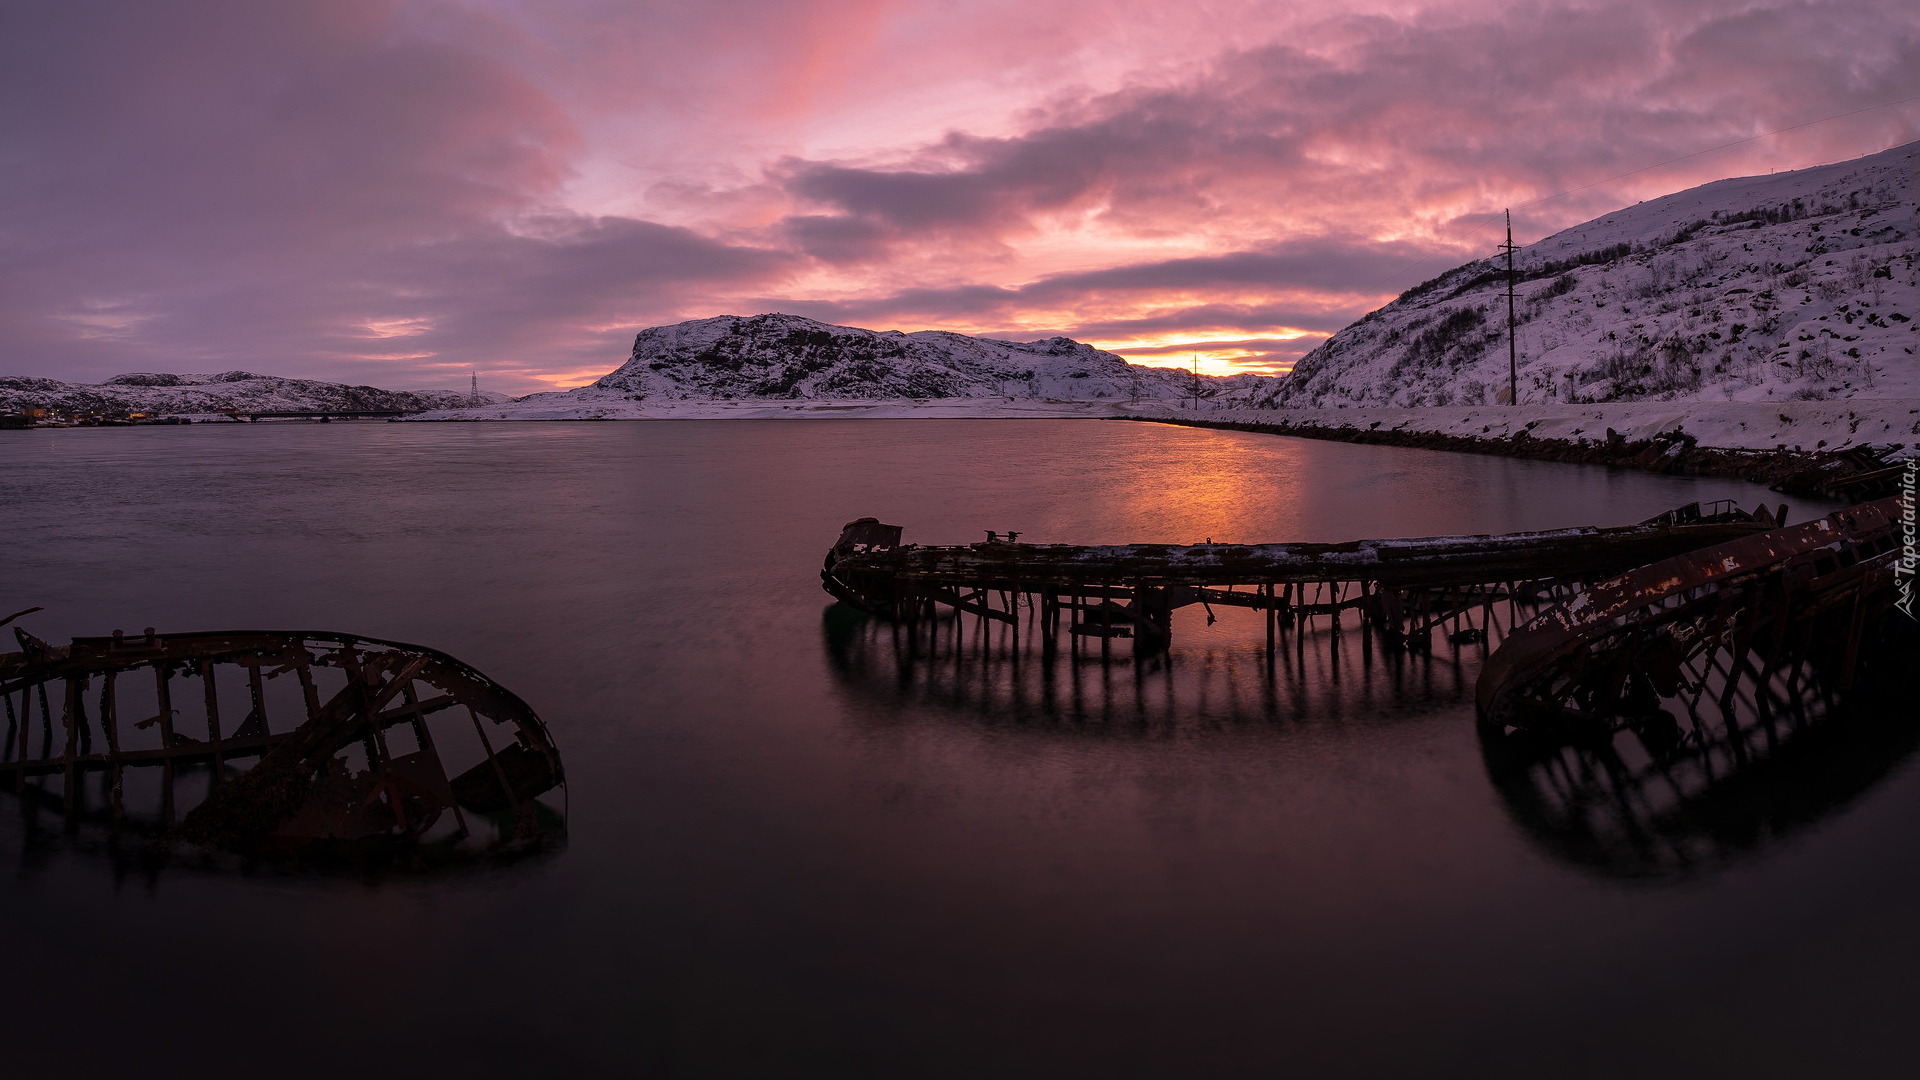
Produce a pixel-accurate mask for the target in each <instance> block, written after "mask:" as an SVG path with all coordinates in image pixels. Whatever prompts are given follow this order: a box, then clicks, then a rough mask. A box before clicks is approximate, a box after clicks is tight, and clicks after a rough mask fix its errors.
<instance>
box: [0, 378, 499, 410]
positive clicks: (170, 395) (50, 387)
mask: <svg viewBox="0 0 1920 1080" xmlns="http://www.w3.org/2000/svg"><path fill="white" fill-rule="evenodd" d="M481 397H482V399H483V401H484V402H486V403H489V404H491V403H494V402H498V401H502V400H505V399H504V398H503V397H502V396H501V395H499V394H489V393H486V392H484V391H483V392H482V393H481ZM471 403H472V401H471V398H470V397H469V396H468V395H467V394H465V393H460V392H455V391H448V390H381V389H378V388H377V387H372V386H347V385H345V384H342V383H330V382H319V381H317V380H313V379H282V378H279V377H277V376H273V375H255V374H253V373H252V372H248V371H228V372H223V373H221V374H218V375H161V374H132V375H116V376H115V377H113V378H111V379H108V380H107V381H106V382H103V383H99V384H97V385H95V384H89V383H67V382H61V381H59V380H57V379H36V378H31V377H27V376H0V413H7V412H18V411H20V410H22V409H29V408H39V409H47V410H49V411H51V412H54V413H65V414H69V415H91V414H111V415H118V414H123V413H128V412H144V413H149V414H152V415H155V416H217V415H219V414H221V413H226V412H240V413H249V412H298V411H315V410H321V409H342V410H353V411H358V410H381V409H402V410H406V411H409V412H414V411H420V410H425V409H457V408H461V407H464V406H467V405H469V404H471Z"/></svg>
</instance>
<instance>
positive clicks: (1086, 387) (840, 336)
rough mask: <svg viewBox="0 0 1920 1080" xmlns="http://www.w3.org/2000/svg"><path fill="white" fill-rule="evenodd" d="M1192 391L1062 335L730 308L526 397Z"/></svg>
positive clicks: (1220, 382) (1167, 396)
mask: <svg viewBox="0 0 1920 1080" xmlns="http://www.w3.org/2000/svg"><path fill="white" fill-rule="evenodd" d="M1271 381H1272V380H1271V379H1268V378H1265V377H1262V376H1255V375H1239V376H1233V377H1231V378H1214V377H1211V376H1205V375H1203V376H1201V377H1200V380H1199V382H1200V396H1201V397H1202V398H1205V399H1213V400H1219V401H1229V400H1244V399H1245V398H1247V397H1249V396H1250V395H1252V394H1253V393H1255V392H1257V391H1258V390H1259V389H1261V388H1262V387H1263V385H1264V384H1266V383H1270V382H1271ZM1193 391H1194V379H1193V377H1192V376H1191V375H1188V374H1185V373H1182V372H1178V371H1173V370H1169V369H1166V368H1151V367H1140V366H1137V365H1134V364H1129V363H1127V362H1126V361H1125V360H1122V359H1121V358H1120V357H1118V356H1115V355H1114V354H1112V353H1108V352H1101V351H1100V350H1098V349H1095V348H1093V347H1092V346H1089V345H1082V344H1080V343H1079V342H1077V341H1073V340H1071V339H1069V338H1063V337H1056V338H1048V339H1046V340H1042V341H1029V342H1016V341H998V340H994V339H992V338H978V337H969V336H967V335H966V334H955V333H949V332H946V331H942V330H921V331H918V332H916V333H911V334H905V333H901V332H900V331H898V330H888V331H884V332H879V331H873V330H861V329H857V328H855V327H851V326H833V325H830V324H828V323H823V322H816V321H814V320H812V319H805V318H801V317H800V316H798V315H756V316H754V317H752V318H743V317H740V316H737V315H723V316H720V317H718V318H712V319H697V320H694V321H691V322H683V323H677V324H675V325H673V326H655V327H652V328H650V329H647V330H643V331H641V332H640V334H639V335H638V336H637V337H636V338H635V339H634V342H633V356H632V358H631V359H629V360H628V361H627V362H626V363H625V364H624V365H622V366H621V367H620V369H619V370H618V371H615V372H613V373H612V374H609V375H607V376H605V377H603V378H601V379H600V380H599V381H597V382H595V383H593V384H592V385H590V386H583V387H580V388H578V389H575V390H569V391H565V392H555V393H549V394H534V395H532V396H530V397H527V398H522V399H521V401H522V402H523V403H524V404H525V406H526V407H528V408H538V409H541V410H547V411H551V410H552V409H554V408H556V407H564V406H566V405H568V404H570V403H571V404H580V405H590V404H593V403H600V402H612V401H626V402H646V403H653V404H663V403H667V402H684V401H742V400H746V401H876V400H905V399H930V398H971V399H983V398H1002V399H1004V398H1008V397H1012V398H1023V399H1052V400H1057V401H1170V400H1175V399H1178V398H1190V397H1191V396H1192V394H1193ZM508 408H509V409H511V408H512V407H511V406H509V407H508Z"/></svg>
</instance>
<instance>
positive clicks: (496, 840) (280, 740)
mask: <svg viewBox="0 0 1920 1080" xmlns="http://www.w3.org/2000/svg"><path fill="white" fill-rule="evenodd" d="M15 633H16V635H17V636H18V638H19V640H20V644H21V649H22V651H21V652H18V653H12V654H8V655H5V656H0V702H4V706H5V715H6V725H7V726H6V738H5V745H4V747H3V748H0V784H4V785H5V786H7V787H9V788H11V789H13V790H14V791H16V792H18V793H20V794H21V796H22V800H23V803H24V804H25V805H26V807H27V812H28V813H29V814H30V815H31V814H37V813H38V812H39V810H40V809H41V808H43V807H45V808H52V809H57V810H58V812H59V813H60V814H61V817H62V819H63V821H64V822H65V825H66V827H67V828H68V829H69V830H78V829H80V828H81V827H83V826H86V827H89V828H94V829H105V830H106V832H107V833H108V835H109V836H110V837H112V838H118V837H120V836H122V835H124V834H133V835H136V836H138V835H144V836H146V837H148V838H150V839H152V840H154V841H156V842H159V843H162V844H165V843H167V842H172V841H179V842H183V843H187V844H190V845H197V846H199V847H201V848H220V849H225V850H229V851H237V852H242V853H246V854H261V853H270V852H275V851H290V850H293V849H305V850H308V851H313V852H319V851H330V852H363V851H369V850H375V849H387V848H393V847H394V845H403V846H404V847H405V848H406V849H408V850H411V851H414V852H416V853H418V852H425V853H428V854H430V855H438V856H444V857H447V858H452V859H460V858H465V857H470V856H475V855H482V854H490V853H501V852H507V851H516V850H526V849H531V848H537V847H539V846H541V845H542V844H543V843H544V842H547V841H549V840H551V839H557V838H558V836H557V835H554V836H549V835H548V834H554V833H556V831H557V830H556V826H557V825H558V824H559V819H558V817H557V815H554V814H553V813H552V812H551V811H550V810H547V809H546V808H545V807H544V806H542V805H541V804H540V803H538V802H537V800H536V798H535V797H536V796H537V795H539V794H541V793H542V792H545V791H548V790H550V789H552V788H554V787H555V786H556V785H559V784H562V783H563V782H564V774H563V773H562V771H561V766H560V757H559V753H558V751H557V750H556V749H555V747H554V744H553V740H552V738H551V737H550V736H549V735H548V733H547V729H546V726H545V725H544V724H543V723H542V722H541V721H540V718H539V717H538V716H536V715H534V713H533V711H532V710H531V709H530V708H528V707H527V705H526V703H525V702H523V701H521V700H520V698H519V697H517V696H515V695H514V694H513V693H512V692H511V691H509V690H507V689H506V688H505V687H502V686H500V685H499V684H498V683H495V682H494V681H493V680H491V679H489V678H487V677H486V676H485V675H482V674H481V673H480V672H478V671H475V670H474V669H473V668H471V667H468V666H467V665H466V664H464V663H461V662H460V661H459V660H456V659H454V658H453V657H451V656H448V655H447V654H445V653H442V652H438V651H435V650H433V649H426V648H422V647H420V646H417V645H406V644H401V643H399V642H392V641H382V640H378V639H373V638H361V637H353V636H349V635H344V634H329V633H307V632H268V631H238V632H226V633H198V634H154V633H152V632H151V631H148V632H147V633H146V634H144V635H141V636H136V637H129V636H125V635H122V634H120V633H119V632H115V633H114V635H113V636H111V637H97V638H75V639H74V640H73V642H72V644H70V645H66V646H52V645H48V644H47V643H45V642H42V641H40V640H39V639H37V638H34V637H33V636H31V635H29V634H27V633H25V632H24V631H18V630H16V631H15ZM490 728H491V729H493V730H492V731H491V732H490V731H489V729H490ZM369 845H371V846H369Z"/></svg>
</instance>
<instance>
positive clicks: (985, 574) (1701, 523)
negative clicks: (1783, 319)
mask: <svg viewBox="0 0 1920 1080" xmlns="http://www.w3.org/2000/svg"><path fill="white" fill-rule="evenodd" d="M1784 513H1785V508H1784V507H1782V508H1780V509H1779V510H1778V511H1775V510H1770V509H1768V508H1765V507H1761V508H1758V509H1756V510H1753V511H1744V510H1741V509H1740V508H1739V507H1737V506H1735V505H1734V504H1732V503H1730V502H1719V503H1711V504H1708V505H1705V506H1703V505H1701V504H1699V503H1692V504H1688V505H1686V506H1683V507H1679V508H1677V509H1675V510H1671V511H1669V512H1667V513H1665V514H1661V515H1659V516H1657V517H1654V518H1651V519H1649V520H1647V521H1644V522H1640V523H1638V524H1635V525H1626V526H1616V527H1604V528H1603V527H1581V528H1571V529H1556V530H1549V531H1542V532H1519V533H1505V534H1499V535H1484V536H1436V537H1421V538H1410V539H1382V540H1355V541H1349V542H1346V543H1331V544H1329V543H1278V544H1214V543H1205V544H1191V545H1170V544H1121V545H1110V546H1088V545H1075V544H1031V543H1017V542H1015V541H1014V539H1013V537H1016V536H1017V535H1018V534H1007V535H1008V538H1007V539H1002V537H1001V535H1000V534H999V533H989V534H988V538H987V540H985V541H984V542H981V543H977V544H970V545H965V546H925V547H922V546H917V545H912V544H904V543H902V542H901V540H902V535H903V531H904V530H903V529H902V527H901V526H898V525H888V524H883V523H882V522H880V521H878V520H877V519H874V518H861V519H860V520H858V521H853V522H849V523H848V524H847V525H846V527H845V528H844V529H842V530H841V534H840V537H839V539H838V540H837V541H836V542H835V543H834V545H833V547H832V548H831V549H830V550H829V551H828V552H827V555H826V560H825V565H824V566H823V567H822V569H821V571H820V578H821V584H822V587H823V588H825V590H826V591H827V592H828V593H829V594H831V595H832V596H833V597H835V598H836V599H838V600H840V601H841V602H843V603H846V604H848V605H851V606H853V607H855V608H858V609H860V610H862V611H865V612H867V613H868V614H871V615H876V616H879V617H882V618H885V619H889V620H892V621H894V622H896V623H900V624H904V625H906V626H907V627H909V629H910V630H912V631H915V632H917V631H919V630H920V629H921V628H922V627H924V628H925V629H926V631H927V632H928V633H935V632H937V630H938V621H939V620H937V619H936V618H935V614H936V613H937V612H939V611H940V610H941V609H943V608H944V609H946V610H947V611H948V612H950V613H951V614H952V615H953V616H955V617H959V616H971V617H974V618H977V619H979V620H982V621H983V622H986V621H992V622H998V623H1001V624H1005V625H1007V626H1010V627H1012V628H1013V631H1014V632H1015V633H1018V632H1020V629H1021V627H1022V625H1023V624H1026V625H1027V626H1028V627H1029V629H1028V631H1027V632H1028V633H1030V634H1038V635H1039V636H1040V640H1041V645H1042V652H1043V654H1045V655H1051V654H1052V652H1053V650H1054V649H1055V648H1056V647H1057V646H1056V643H1057V642H1058V641H1059V640H1060V638H1061V637H1062V636H1064V637H1065V638H1066V640H1067V642H1068V643H1069V647H1070V648H1071V649H1072V650H1074V651H1076V652H1077V651H1078V650H1079V648H1080V643H1081V641H1082V640H1083V639H1089V640H1097V641H1098V642H1099V648H1100V650H1101V655H1102V656H1103V657H1105V656H1110V655H1111V650H1112V642H1113V641H1115V640H1120V639H1126V640H1129V642H1130V644H1131V645H1132V647H1133V650H1134V652H1135V653H1136V654H1155V653H1161V652H1164V651H1165V650H1166V649H1167V648H1168V647H1169V645H1170V643H1171V641H1172V633H1173V631H1172V613H1173V612H1174V611H1175V610H1177V609H1179V608H1183V607H1189V606H1192V605H1195V604H1200V605H1206V606H1207V608H1208V610H1209V611H1211V610H1212V608H1213V607H1214V606H1222V607H1240V608H1251V609H1256V610H1259V611H1262V612H1264V613H1265V619H1266V632H1267V647H1268V650H1269V652H1272V651H1273V650H1274V649H1276V648H1277V644H1278V641H1279V638H1280V636H1281V635H1280V631H1281V629H1282V628H1283V627H1299V628H1305V627H1307V626H1308V625H1310V624H1311V623H1312V622H1313V621H1314V620H1317V619H1324V620H1326V623H1327V626H1328V628H1329V629H1330V631H1331V635H1330V641H1331V642H1332V647H1333V648H1335V649H1338V648H1339V640H1340V633H1339V631H1340V629H1341V626H1342V620H1343V618H1345V617H1346V616H1347V615H1348V614H1351V615H1353V617H1354V618H1355V619H1356V620H1364V622H1365V623H1366V624H1367V625H1368V626H1369V627H1370V628H1371V629H1373V630H1375V631H1377V632H1379V634H1380V635H1381V636H1383V637H1384V638H1385V639H1386V640H1387V641H1388V642H1390V643H1392V644H1394V645H1396V646H1399V647H1402V648H1408V649H1413V650H1422V649H1425V648H1427V647H1428V644H1429V642H1430V640H1431V635H1432V633H1433V632H1434V631H1435V630H1444V631H1445V632H1446V633H1448V635H1449V636H1450V637H1452V638H1455V639H1462V638H1463V636H1464V639H1468V640H1484V639H1485V637H1486V636H1487V635H1488V634H1490V633H1493V632H1495V626H1496V623H1497V622H1498V620H1497V618H1496V611H1495V609H1496V607H1501V608H1504V609H1505V610H1504V612H1502V613H1501V614H1504V616H1505V620H1506V621H1505V623H1504V626H1506V627H1511V626H1513V625H1515V624H1516V623H1517V621H1518V619H1519V618H1520V613H1521V612H1522V611H1523V610H1525V611H1528V612H1529V613H1530V612H1531V611H1532V610H1533V609H1534V608H1537V607H1538V606H1540V605H1542V604H1545V603H1551V602H1556V601H1558V600H1560V599H1564V598H1566V597H1568V596H1571V595H1573V594H1574V592H1576V591H1577V590H1578V589H1580V588H1582V587H1583V586H1584V585H1586V584H1587V583H1590V582H1594V581H1599V580H1603V579H1606V578H1609V577H1612V576H1614V575H1616V574H1619V573H1620V572H1622V571H1624V570H1627V569H1630V568H1632V567H1636V566H1642V565H1645V564H1647V563H1649V562H1654V561H1657V560H1660V559H1663V558H1667V557H1670V556H1673V555H1676V554H1680V553H1682V552H1688V551H1693V550H1696V549H1698V548H1701V547H1705V546H1710V545H1713V544H1717V543H1722V542H1725V541H1729V540H1734V539H1737V538H1741V537H1746V536H1752V535H1755V534H1759V533H1763V532H1765V531H1767V530H1770V529H1772V528H1774V527H1776V526H1777V525H1778V524H1779V522H1780V520H1781V518H1782V517H1783V515H1784ZM1023 609H1024V611H1023ZM1294 638H1295V640H1296V641H1303V640H1304V635H1298V634H1297V635H1294ZM1362 640H1363V642H1370V641H1371V638H1370V637H1363V638H1362Z"/></svg>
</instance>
